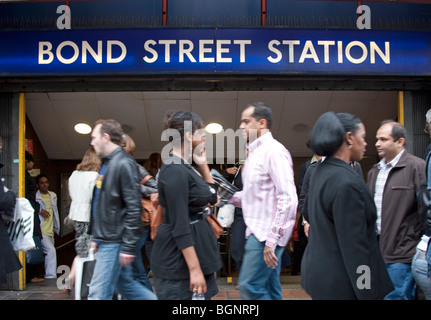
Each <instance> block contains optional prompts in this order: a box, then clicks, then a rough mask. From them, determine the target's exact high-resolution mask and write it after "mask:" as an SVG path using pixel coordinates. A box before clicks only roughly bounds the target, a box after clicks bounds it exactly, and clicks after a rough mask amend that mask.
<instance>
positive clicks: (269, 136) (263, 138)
mask: <svg viewBox="0 0 431 320" xmlns="http://www.w3.org/2000/svg"><path fill="white" fill-rule="evenodd" d="M270 139H273V138H272V133H271V132H270V131H269V132H267V133H265V134H263V135H261V136H260V137H259V138H257V139H256V140H254V141H253V142H252V143H250V144H249V145H248V150H249V151H250V152H253V151H254V150H256V149H257V148H259V147H260V146H261V145H262V144H263V143H265V141H268V140H270Z"/></svg>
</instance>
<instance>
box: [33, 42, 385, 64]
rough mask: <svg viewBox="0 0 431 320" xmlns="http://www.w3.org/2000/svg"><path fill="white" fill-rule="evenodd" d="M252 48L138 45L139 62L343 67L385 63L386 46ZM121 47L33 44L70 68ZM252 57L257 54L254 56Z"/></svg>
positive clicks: (117, 54) (112, 56)
mask: <svg viewBox="0 0 431 320" xmlns="http://www.w3.org/2000/svg"><path fill="white" fill-rule="evenodd" d="M251 48H252V40H245V39H236V40H234V39H219V40H214V39H200V40H195V41H193V40H190V39H159V40H154V39H148V40H145V41H144V42H143V52H141V53H137V54H136V53H135V55H139V54H142V55H141V57H142V60H143V62H144V63H147V64H152V63H155V62H159V63H166V64H169V63H180V64H182V63H217V64H231V63H241V64H245V63H247V53H249V51H250V50H251V52H252V57H253V64H256V61H257V60H256V59H261V63H262V64H264V63H265V62H266V63H268V62H269V63H271V64H276V63H286V64H303V63H307V64H310V63H314V64H330V63H333V64H335V63H337V64H344V63H351V64H354V65H359V64H362V63H369V64H376V63H384V64H390V63H391V54H390V42H389V41H385V42H381V43H379V44H378V43H376V42H375V41H359V40H352V41H341V40H328V39H326V40H298V39H285V40H277V39H273V40H270V41H269V42H268V43H267V46H266V47H263V48H259V49H258V50H257V51H256V49H253V48H252V49H251ZM127 51H128V50H127V47H126V45H125V44H124V43H123V42H121V41H119V40H94V41H91V42H89V41H85V40H83V41H81V42H74V41H71V40H66V41H63V42H60V43H59V44H56V45H54V44H53V43H52V42H50V41H39V48H38V64H39V65H47V64H51V63H53V62H54V61H56V62H59V63H61V64H65V65H70V64H74V63H81V64H87V63H90V62H91V63H94V62H95V63H97V64H103V63H107V64H116V63H120V62H122V61H123V60H124V59H125V58H126V56H127ZM256 54H260V55H262V56H261V57H257V56H256Z"/></svg>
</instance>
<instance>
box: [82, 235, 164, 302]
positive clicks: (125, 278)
mask: <svg viewBox="0 0 431 320" xmlns="http://www.w3.org/2000/svg"><path fill="white" fill-rule="evenodd" d="M120 251H121V243H111V242H101V243H99V247H98V251H97V259H96V265H95V267H94V271H93V278H92V279H91V283H90V292H89V295H88V300H111V299H112V297H113V295H114V291H115V290H117V292H118V293H120V294H121V295H122V296H123V297H124V298H125V299H127V300H157V297H156V295H155V294H154V293H153V292H152V291H150V290H149V289H148V288H147V287H145V286H144V285H142V284H141V283H139V282H138V281H136V280H134V279H133V272H132V266H131V265H128V266H125V267H123V266H121V265H120V260H119V255H120Z"/></svg>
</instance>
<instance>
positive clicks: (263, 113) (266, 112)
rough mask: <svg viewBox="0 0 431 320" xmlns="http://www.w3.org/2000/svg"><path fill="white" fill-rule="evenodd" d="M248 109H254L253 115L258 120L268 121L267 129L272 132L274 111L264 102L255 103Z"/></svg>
mask: <svg viewBox="0 0 431 320" xmlns="http://www.w3.org/2000/svg"><path fill="white" fill-rule="evenodd" d="M248 107H254V111H253V114H252V115H251V116H252V117H253V118H255V119H256V120H258V121H259V120H262V119H265V120H266V127H267V128H268V129H270V130H271V127H272V110H271V108H270V107H268V106H267V105H266V104H264V103H263V102H253V103H251V104H249V105H248Z"/></svg>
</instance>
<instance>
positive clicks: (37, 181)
mask: <svg viewBox="0 0 431 320" xmlns="http://www.w3.org/2000/svg"><path fill="white" fill-rule="evenodd" d="M41 178H46V180H48V181H49V179H48V176H47V175H46V174H44V173H41V174H38V175H37V176H36V179H35V180H36V184H39V180H40V179H41Z"/></svg>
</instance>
